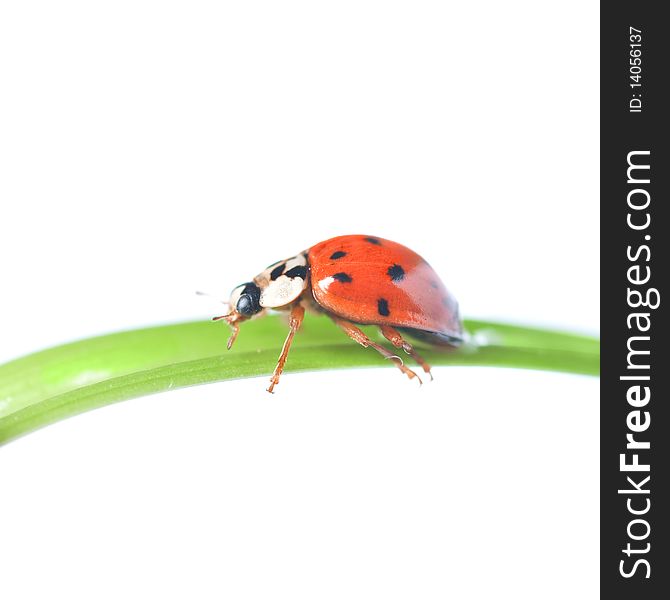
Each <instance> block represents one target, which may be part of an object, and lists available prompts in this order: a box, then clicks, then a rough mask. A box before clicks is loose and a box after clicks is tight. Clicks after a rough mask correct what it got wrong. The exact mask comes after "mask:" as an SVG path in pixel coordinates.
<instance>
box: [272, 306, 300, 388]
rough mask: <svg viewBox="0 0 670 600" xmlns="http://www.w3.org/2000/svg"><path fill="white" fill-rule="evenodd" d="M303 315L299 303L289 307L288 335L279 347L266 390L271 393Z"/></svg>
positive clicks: (282, 368) (277, 381)
mask: <svg viewBox="0 0 670 600" xmlns="http://www.w3.org/2000/svg"><path fill="white" fill-rule="evenodd" d="M304 316H305V309H304V308H303V307H302V306H300V304H295V305H294V306H293V308H292V309H291V316H290V317H289V321H288V326H289V331H288V335H287V336H286V340H285V341H284V346H283V347H282V349H281V354H280V355H279V360H278V361H277V366H276V367H275V370H274V373H273V374H272V378H271V379H270V387H269V388H268V392H270V393H271V394H272V393H273V392H272V390H273V389H274V387H275V385H277V384H278V383H279V378H280V377H281V373H282V371H283V370H284V365H285V364H286V359H287V358H288V351H289V349H290V348H291V342H292V341H293V336H294V335H295V332H296V331H298V329H300V325H301V324H302V318H303V317H304Z"/></svg>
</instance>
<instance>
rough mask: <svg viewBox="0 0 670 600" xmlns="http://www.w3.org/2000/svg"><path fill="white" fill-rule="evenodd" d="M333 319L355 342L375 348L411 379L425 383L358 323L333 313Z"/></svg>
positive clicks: (364, 346) (365, 346)
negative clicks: (367, 333)
mask: <svg viewBox="0 0 670 600" xmlns="http://www.w3.org/2000/svg"><path fill="white" fill-rule="evenodd" d="M331 319H333V321H335V323H336V324H337V325H338V326H339V327H340V329H342V330H343V331H344V333H346V334H347V335H348V336H349V337H350V338H351V339H352V340H354V341H355V342H358V343H359V344H360V345H361V346H363V348H374V349H375V350H376V351H377V352H379V354H381V355H382V356H383V357H384V358H388V359H391V360H392V361H393V363H394V364H395V366H396V367H398V368H399V369H400V370H401V371H402V372H403V373H404V374H405V375H407V377H409V378H410V379H414V378H415V377H416V378H417V379H418V381H419V384H421V383H423V382H422V381H421V378H420V377H419V376H418V375H417V374H416V373H415V372H414V371H412V369H410V368H409V367H406V366H405V363H403V361H402V358H400V357H399V356H396V355H395V354H393V352H390V351H389V350H387V349H386V348H384V346H380V345H379V344H377V343H376V342H373V341H372V340H371V339H370V338H369V337H368V336H367V335H365V334H364V333H363V332H362V331H361V330H360V329H359V328H358V327H356V325H354V324H353V323H351V322H350V321H346V320H345V319H340V318H339V317H334V316H332V315H331Z"/></svg>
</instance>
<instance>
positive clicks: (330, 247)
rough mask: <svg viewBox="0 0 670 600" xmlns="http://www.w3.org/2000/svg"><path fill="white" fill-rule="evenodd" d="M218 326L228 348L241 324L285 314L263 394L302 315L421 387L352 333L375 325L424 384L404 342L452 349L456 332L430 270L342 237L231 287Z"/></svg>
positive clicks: (368, 241)
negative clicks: (224, 330)
mask: <svg viewBox="0 0 670 600" xmlns="http://www.w3.org/2000/svg"><path fill="white" fill-rule="evenodd" d="M228 304H229V307H230V312H229V313H228V314H226V315H222V316H220V317H214V320H215V321H218V320H224V321H226V322H227V323H228V324H229V325H230V327H231V328H232V334H231V336H230V338H229V340H228V349H229V350H230V348H232V346H233V343H234V342H235V339H236V338H237V335H238V333H239V330H240V325H239V324H240V323H242V322H243V321H247V320H249V319H252V318H256V317H259V316H261V315H263V314H264V313H265V312H266V311H267V310H268V309H274V310H281V311H288V312H289V313H290V318H289V332H288V336H287V337H286V341H285V342H284V346H283V348H282V351H281V354H280V355H279V360H278V361H277V366H276V367H275V370H274V373H273V375H272V378H271V380H270V387H268V388H267V391H268V392H272V391H273V389H274V387H275V385H277V383H278V382H279V377H280V376H281V373H282V370H283V369H284V365H285V364H286V359H287V357H288V352H289V348H290V347H291V342H292V341H293V336H294V335H295V333H296V331H298V329H299V328H300V325H301V323H302V320H303V317H304V314H305V308H307V309H310V310H311V311H313V312H317V313H322V314H326V315H328V316H329V317H330V318H331V319H332V320H333V321H334V322H335V324H336V325H338V326H339V327H340V328H341V329H342V330H343V331H344V333H346V334H347V335H348V336H349V337H350V338H351V339H352V340H354V341H356V342H358V343H359V344H360V345H361V346H363V347H364V348H368V347H369V348H374V349H375V350H377V352H379V353H380V354H381V355H382V356H384V357H385V358H389V359H392V360H393V361H394V363H395V364H396V366H397V367H398V368H399V369H400V370H401V371H402V372H403V373H404V374H405V375H407V376H408V377H409V378H410V379H413V378H414V377H416V378H417V379H418V380H419V383H421V379H420V378H419V377H418V375H417V374H416V373H415V372H414V371H412V370H411V369H410V368H408V367H407V366H405V364H404V363H403V361H402V359H401V358H400V357H398V356H396V355H395V354H393V353H392V352H390V351H389V350H388V349H387V348H385V347H384V346H381V345H380V344H378V343H376V342H375V341H373V340H371V339H370V338H369V337H368V336H367V335H365V333H363V332H362V331H361V330H360V329H359V328H358V327H357V326H356V325H357V324H364V325H378V326H379V329H380V331H381V333H382V335H383V336H384V337H385V338H386V339H387V340H388V341H389V342H391V344H393V346H395V347H396V348H402V349H403V350H404V351H405V352H406V353H407V354H409V355H410V356H411V357H412V358H413V359H414V360H415V361H416V362H417V363H418V364H419V365H420V366H421V367H422V368H423V370H424V371H425V372H426V373H427V374H428V375H430V376H431V379H432V375H431V374H430V365H429V364H428V363H427V362H426V361H425V360H424V359H423V358H421V356H419V354H418V353H417V352H416V351H415V350H414V348H413V347H412V345H411V344H410V343H409V342H408V341H407V340H405V338H404V337H403V334H409V335H411V336H413V337H414V338H417V339H419V340H422V341H426V342H428V343H431V344H434V345H441V346H458V345H459V344H460V343H461V342H462V341H463V326H462V323H461V319H460V316H459V313H458V303H457V302H456V300H455V299H454V297H453V296H452V295H451V294H450V293H449V292H448V291H447V289H446V288H445V287H444V284H443V283H442V281H441V280H440V278H439V277H438V276H437V274H436V273H435V271H434V270H433V269H432V267H431V266H430V265H429V264H428V263H427V262H426V261H425V260H424V259H423V258H421V256H419V255H418V254H417V253H416V252H413V251H412V250H410V249H409V248H406V247H405V246H402V245H400V244H398V243H396V242H392V241H390V240H385V239H382V238H379V237H374V236H368V235H342V236H339V237H334V238H331V239H329V240H326V241H325V242H320V243H319V244H316V245H315V246H312V247H311V248H310V249H309V250H306V251H304V252H301V253H300V254H298V255H296V256H293V257H291V258H287V259H286V260H280V261H279V262H276V263H274V264H272V265H270V266H269V267H268V268H267V269H265V270H264V271H263V272H262V273H260V274H259V275H257V276H256V277H254V279H253V281H250V282H248V283H243V284H242V285H239V286H237V287H236V288H235V289H234V290H233V291H232V293H231V295H230V300H229V302H228Z"/></svg>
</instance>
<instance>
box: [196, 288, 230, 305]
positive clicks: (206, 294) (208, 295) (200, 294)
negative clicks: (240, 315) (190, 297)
mask: <svg viewBox="0 0 670 600" xmlns="http://www.w3.org/2000/svg"><path fill="white" fill-rule="evenodd" d="M195 294H196V296H207V297H208V298H214V300H216V301H217V302H221V304H228V303H227V302H226V301H225V300H221V298H217V297H216V296H214V295H212V294H208V293H207V292H201V291H200V290H196V292H195Z"/></svg>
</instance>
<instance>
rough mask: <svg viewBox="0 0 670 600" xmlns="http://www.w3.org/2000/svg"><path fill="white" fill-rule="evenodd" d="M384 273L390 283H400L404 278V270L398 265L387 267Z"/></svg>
mask: <svg viewBox="0 0 670 600" xmlns="http://www.w3.org/2000/svg"><path fill="white" fill-rule="evenodd" d="M386 273H387V274H388V276H389V277H390V278H391V281H402V280H403V279H404V277H405V269H403V268H402V267H401V266H400V265H393V266H392V267H389V268H388V270H387V271H386Z"/></svg>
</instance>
